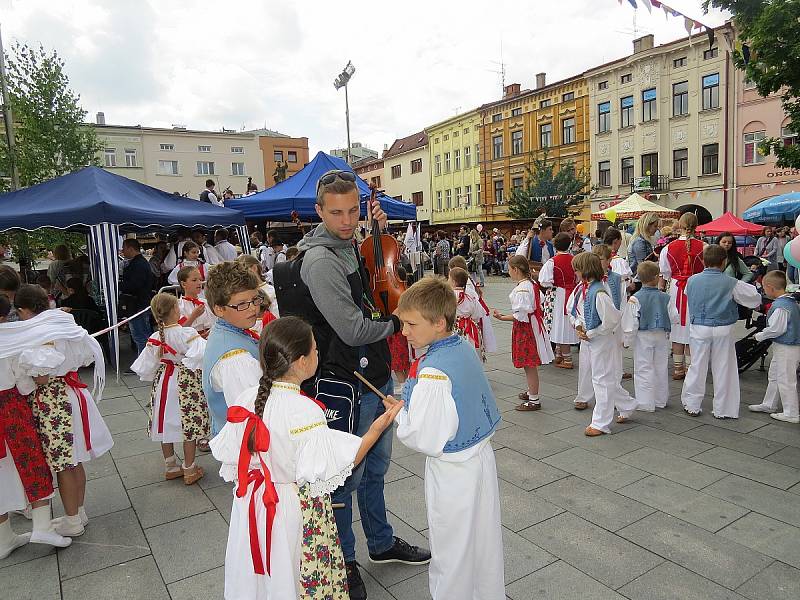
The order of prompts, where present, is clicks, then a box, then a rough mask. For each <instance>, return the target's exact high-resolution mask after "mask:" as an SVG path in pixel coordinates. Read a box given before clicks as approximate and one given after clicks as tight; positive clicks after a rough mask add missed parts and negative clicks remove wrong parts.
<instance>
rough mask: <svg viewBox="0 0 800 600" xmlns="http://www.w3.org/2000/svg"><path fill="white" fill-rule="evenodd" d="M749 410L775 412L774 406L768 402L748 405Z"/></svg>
mask: <svg viewBox="0 0 800 600" xmlns="http://www.w3.org/2000/svg"><path fill="white" fill-rule="evenodd" d="M747 410H749V411H750V412H763V413H771V412H774V411H775V409H774V408H770V407H769V406H767V405H766V404H751V405H750V406H748V407H747Z"/></svg>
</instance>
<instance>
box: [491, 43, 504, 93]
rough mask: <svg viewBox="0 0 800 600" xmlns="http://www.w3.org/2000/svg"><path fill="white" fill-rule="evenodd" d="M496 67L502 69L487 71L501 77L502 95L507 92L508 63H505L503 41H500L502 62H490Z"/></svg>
mask: <svg viewBox="0 0 800 600" xmlns="http://www.w3.org/2000/svg"><path fill="white" fill-rule="evenodd" d="M489 62H491V63H492V64H494V65H497V66H498V67H500V68H499V69H487V70H488V71H489V72H490V73H496V74H497V75H500V93H501V95H502V94H503V93H504V92H505V91H506V63H505V62H504V61H503V40H500V62H497V61H496V60H491V61H489Z"/></svg>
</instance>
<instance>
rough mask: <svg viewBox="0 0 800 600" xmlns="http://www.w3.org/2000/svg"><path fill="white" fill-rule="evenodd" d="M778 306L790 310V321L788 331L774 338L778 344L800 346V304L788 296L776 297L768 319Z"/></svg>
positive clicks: (787, 326) (768, 313)
mask: <svg viewBox="0 0 800 600" xmlns="http://www.w3.org/2000/svg"><path fill="white" fill-rule="evenodd" d="M776 308H783V309H785V310H788V311H789V322H788V323H787V325H786V332H785V333H784V334H782V335H779V336H778V337H776V338H773V340H772V341H773V342H775V343H776V344H786V345H787V346H800V306H798V305H797V302H795V301H794V299H792V298H789V297H787V296H781V297H780V298H776V299H775V300H774V301H773V302H772V306H770V307H769V311H768V312H767V319H769V317H771V316H772V313H773V312H775V309H776Z"/></svg>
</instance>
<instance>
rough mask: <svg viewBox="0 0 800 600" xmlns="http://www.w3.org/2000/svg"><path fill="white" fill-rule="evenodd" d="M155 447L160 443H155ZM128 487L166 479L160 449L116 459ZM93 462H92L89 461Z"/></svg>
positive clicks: (121, 475)
mask: <svg viewBox="0 0 800 600" xmlns="http://www.w3.org/2000/svg"><path fill="white" fill-rule="evenodd" d="M153 447H154V449H155V448H157V447H158V444H153ZM114 462H115V464H116V466H117V470H118V471H119V476H120V477H121V478H122V483H123V485H124V486H125V488H126V489H128V490H131V489H133V488H137V487H141V486H143V485H149V484H151V483H158V482H159V481H164V455H163V454H162V453H161V451H160V450H155V451H154V452H147V453H146V454H137V455H135V456H129V457H127V458H116V459H115V460H114ZM89 464H91V463H89Z"/></svg>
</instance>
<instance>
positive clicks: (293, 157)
mask: <svg viewBox="0 0 800 600" xmlns="http://www.w3.org/2000/svg"><path fill="white" fill-rule="evenodd" d="M286 156H287V158H288V162H292V163H296V162H297V152H295V151H294V150H289V151H287V152H286Z"/></svg>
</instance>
